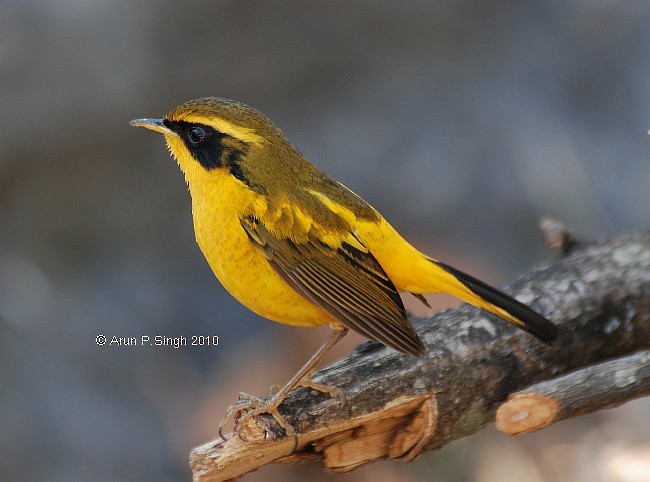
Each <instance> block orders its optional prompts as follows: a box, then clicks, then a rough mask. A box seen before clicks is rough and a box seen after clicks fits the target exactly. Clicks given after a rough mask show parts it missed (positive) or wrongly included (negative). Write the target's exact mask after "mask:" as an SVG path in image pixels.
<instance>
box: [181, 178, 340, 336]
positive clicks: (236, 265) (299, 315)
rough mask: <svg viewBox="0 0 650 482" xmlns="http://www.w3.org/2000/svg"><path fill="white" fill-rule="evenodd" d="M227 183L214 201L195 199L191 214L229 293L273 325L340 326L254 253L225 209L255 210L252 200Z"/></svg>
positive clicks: (214, 192) (198, 236) (203, 247)
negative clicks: (247, 208)
mask: <svg viewBox="0 0 650 482" xmlns="http://www.w3.org/2000/svg"><path fill="white" fill-rule="evenodd" d="M222 181H223V183H220V185H219V188H218V189H215V188H214V186H212V188H211V190H210V194H211V195H210V196H207V197H206V196H205V195H203V196H195V195H193V196H192V199H193V202H192V214H193V218H194V231H195V234H196V240H197V242H198V244H199V247H200V248H201V251H203V254H204V255H205V258H206V259H207V261H208V263H209V264H210V267H211V268H212V271H213V272H214V274H215V275H216V276H217V278H218V279H219V281H220V282H221V283H222V284H223V286H224V287H225V288H226V290H228V292H229V293H230V294H231V295H232V296H234V297H235V298H236V299H237V300H238V301H239V302H240V303H242V304H243V305H244V306H246V307H247V308H249V309H251V310H252V311H254V312H255V313H257V314H259V315H261V316H263V317H265V318H269V319H270V320H273V321H277V322H280V323H285V324H288V325H295V326H318V325H323V324H332V323H337V322H336V320H334V319H333V318H332V317H331V316H330V315H328V314H327V313H326V312H325V311H323V310H322V309H321V308H319V307H318V306H316V305H314V304H313V303H311V302H310V301H308V300H307V299H305V298H303V297H302V296H301V295H299V294H298V293H297V292H296V291H294V290H293V288H291V287H290V286H289V285H288V284H287V283H286V282H285V281H284V280H283V279H282V278H280V276H278V275H277V274H276V272H275V271H274V270H273V268H272V267H271V265H270V263H269V262H268V260H267V259H266V258H265V257H264V255H263V254H262V253H260V252H259V251H258V250H257V249H255V247H254V246H253V244H252V243H251V242H250V241H249V239H248V237H247V235H246V232H245V231H244V229H243V228H242V226H241V224H240V223H239V219H238V218H237V216H236V215H235V214H234V212H233V210H232V209H228V208H227V207H225V206H232V205H233V202H235V203H239V204H237V205H239V206H247V205H250V204H251V203H252V202H253V201H254V199H253V198H252V196H253V194H252V193H249V192H245V191H243V190H241V189H232V187H233V186H229V184H231V183H232V182H237V181H233V180H232V178H230V179H229V178H225V177H224V179H222ZM223 196H227V197H225V198H224V197H223ZM215 197H216V198H215ZM219 198H221V199H219ZM223 199H229V201H228V202H222V201H223ZM195 200H197V201H195ZM198 200H200V201H198Z"/></svg>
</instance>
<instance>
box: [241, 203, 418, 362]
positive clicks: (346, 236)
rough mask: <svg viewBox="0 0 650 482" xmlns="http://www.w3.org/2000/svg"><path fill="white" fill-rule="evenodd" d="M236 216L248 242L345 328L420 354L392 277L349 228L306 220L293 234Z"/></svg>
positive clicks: (259, 221) (293, 286) (298, 290)
mask: <svg viewBox="0 0 650 482" xmlns="http://www.w3.org/2000/svg"><path fill="white" fill-rule="evenodd" d="M285 214H288V213H287V212H286V211H285ZM285 217H286V216H285ZM240 221H241V225H242V227H243V228H244V230H245V231H246V233H247V235H248V238H249V239H250V241H251V243H253V245H254V246H255V247H256V248H257V249H259V250H260V251H261V252H262V253H263V254H264V255H265V256H266V259H267V260H268V261H269V263H270V264H271V266H272V267H273V269H274V270H275V271H276V272H277V273H278V274H279V275H280V277H281V278H282V279H283V280H284V281H286V282H287V283H288V284H289V285H290V286H291V287H292V288H293V289H295V290H296V291H297V292H298V293H300V294H301V295H303V296H304V297H305V298H307V299H309V300H310V301H311V302H312V303H314V304H316V305H318V306H319V307H320V308H322V309H323V310H324V311H326V312H327V313H329V314H330V315H332V316H333V317H334V318H335V319H337V320H338V321H340V322H341V323H342V324H343V325H344V326H346V327H347V328H350V329H352V330H354V331H356V332H358V333H360V334H362V335H364V336H367V337H368V338H370V339H372V340H375V341H378V342H380V343H383V344H384V345H386V346H389V347H391V348H394V349H396V350H398V351H401V352H403V353H408V354H411V355H415V356H420V355H422V354H424V352H425V348H424V344H423V343H422V340H421V339H420V337H419V336H418V334H417V333H416V332H415V330H414V329H413V327H412V326H411V323H410V322H409V321H408V320H407V319H406V312H405V310H404V305H403V303H402V300H401V298H400V296H399V294H398V292H397V290H396V288H395V286H394V285H393V283H392V281H391V280H390V279H389V278H388V275H386V273H385V272H384V270H383V269H382V267H381V266H380V265H379V263H378V262H377V260H376V259H375V258H374V256H373V255H372V254H371V253H370V252H369V251H368V250H367V249H366V248H365V246H364V245H363V244H362V243H361V242H360V241H359V240H358V239H357V238H356V237H354V235H353V234H352V233H351V232H350V231H348V232H347V233H336V234H335V235H332V233H327V234H326V233H325V232H324V231H323V230H322V229H321V228H320V227H319V226H317V225H314V224H312V223H311V222H310V223H309V229H307V230H301V231H302V235H300V236H298V237H297V238H298V239H296V236H293V239H292V237H291V236H289V235H288V232H287V231H288V230H283V232H284V233H286V234H277V231H276V233H273V232H272V230H271V228H268V227H267V225H266V223H265V222H264V220H262V219H259V218H256V217H255V216H253V215H249V216H245V217H243V218H241V219H240Z"/></svg>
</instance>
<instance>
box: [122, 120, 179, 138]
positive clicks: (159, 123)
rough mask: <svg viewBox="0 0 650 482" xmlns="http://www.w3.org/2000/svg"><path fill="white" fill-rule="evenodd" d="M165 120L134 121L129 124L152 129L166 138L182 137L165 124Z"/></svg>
mask: <svg viewBox="0 0 650 482" xmlns="http://www.w3.org/2000/svg"><path fill="white" fill-rule="evenodd" d="M163 120H164V119H134V120H132V121H131V122H129V125H132V126H134V127H144V128H145V129H151V130H152V131H156V132H160V133H161V134H165V135H166V136H174V137H180V136H179V135H178V134H176V133H175V132H174V131H173V130H171V129H170V128H169V127H167V126H166V125H165V124H163Z"/></svg>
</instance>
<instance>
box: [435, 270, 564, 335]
mask: <svg viewBox="0 0 650 482" xmlns="http://www.w3.org/2000/svg"><path fill="white" fill-rule="evenodd" d="M434 263H435V264H437V265H438V266H440V267H441V268H442V269H444V270H445V271H447V272H448V273H449V274H451V275H453V276H454V277H455V278H456V279H457V280H458V281H460V282H461V283H463V284H464V285H465V286H466V287H467V288H469V289H470V290H471V291H472V292H473V293H475V294H477V295H478V296H480V297H481V298H483V299H484V300H485V301H487V302H488V303H491V304H493V305H495V306H497V307H499V308H501V309H502V310H505V311H507V312H508V313H509V314H511V315H512V316H513V317H515V318H517V319H518V320H520V321H521V323H522V325H516V326H519V328H521V329H523V330H526V331H527V332H529V333H531V334H532V335H535V336H536V337H537V338H539V339H540V340H541V341H543V342H544V343H547V344H549V345H550V344H551V343H553V342H554V341H555V340H556V339H557V334H558V333H557V327H556V326H555V325H554V324H553V323H551V322H550V321H548V320H547V319H546V318H544V317H543V316H542V315H540V314H539V313H537V312H536V311H534V310H532V309H531V308H529V307H528V306H526V305H524V304H523V303H521V302H519V301H517V300H516V299H514V298H513V297H511V296H508V295H507V294H505V293H503V292H501V291H499V290H498V289H496V288H493V287H492V286H490V285H488V284H486V283H484V282H483V281H481V280H478V279H476V278H474V277H473V276H470V275H468V274H466V273H463V272H462V271H459V270H457V269H456V268H452V267H451V266H447V265H446V264H444V263H441V262H439V261H434Z"/></svg>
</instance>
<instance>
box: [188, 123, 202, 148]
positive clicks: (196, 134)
mask: <svg viewBox="0 0 650 482" xmlns="http://www.w3.org/2000/svg"><path fill="white" fill-rule="evenodd" d="M187 136H188V137H189V138H190V142H191V143H192V144H198V143H199V142H201V141H202V140H203V139H204V138H205V131H204V130H203V129H202V128H201V127H199V126H192V127H190V130H189V131H188V132H187Z"/></svg>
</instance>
